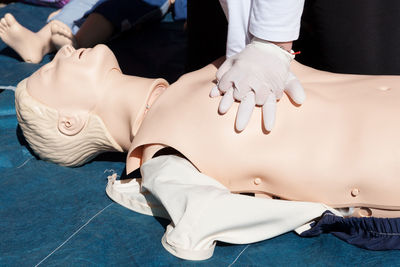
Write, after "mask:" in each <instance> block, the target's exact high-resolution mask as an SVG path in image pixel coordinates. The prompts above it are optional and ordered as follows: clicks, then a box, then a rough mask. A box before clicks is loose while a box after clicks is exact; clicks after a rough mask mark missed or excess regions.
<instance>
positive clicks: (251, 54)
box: [210, 39, 305, 131]
mask: <svg viewBox="0 0 400 267" xmlns="http://www.w3.org/2000/svg"><path fill="white" fill-rule="evenodd" d="M293 57H294V56H293V55H291V54H290V53H288V52H286V51H284V50H283V49H281V48H280V47H278V46H276V45H274V44H272V43H269V42H263V41H260V40H259V39H255V40H253V41H252V43H251V44H249V45H248V46H246V48H245V49H244V50H243V51H242V52H240V53H238V54H236V55H235V56H233V57H231V58H228V59H227V60H226V61H225V62H224V64H222V65H221V67H220V68H219V70H218V71H217V75H216V76H217V80H218V81H219V82H218V84H217V86H216V87H215V88H213V90H212V91H211V93H210V96H212V97H213V96H218V95H220V94H224V96H223V97H222V99H221V102H220V105H219V112H220V113H222V114H224V113H226V112H227V111H228V110H229V108H230V107H231V105H232V103H233V102H234V100H237V101H239V102H241V103H240V105H239V109H238V112H237V116H236V129H237V130H238V131H242V130H244V128H245V127H246V125H247V123H248V121H249V119H250V117H251V113H252V111H253V109H254V106H255V105H258V106H262V109H263V121H264V126H265V129H266V130H268V131H270V130H271V129H272V126H273V124H274V120H275V112H276V100H278V99H280V98H281V97H282V95H283V92H284V91H286V92H287V94H288V95H289V96H291V97H292V96H293V97H292V99H293V101H294V102H296V103H298V104H301V103H302V102H303V101H304V99H305V94H304V90H303V88H302V87H301V85H300V83H299V81H298V80H297V79H296V77H295V76H294V75H293V74H291V73H290V71H289V64H290V61H291V60H292V59H293ZM286 85H287V86H286ZM285 86H286V89H285Z"/></svg>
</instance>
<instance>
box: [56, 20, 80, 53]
mask: <svg viewBox="0 0 400 267" xmlns="http://www.w3.org/2000/svg"><path fill="white" fill-rule="evenodd" d="M51 41H52V43H53V45H54V46H55V48H56V49H57V50H59V49H60V48H61V47H63V46H64V45H72V46H73V47H75V48H78V47H77V44H76V40H75V36H74V35H73V34H72V32H71V29H70V28H69V27H68V26H67V25H65V24H64V23H62V22H61V21H57V20H55V21H53V23H52V25H51Z"/></svg>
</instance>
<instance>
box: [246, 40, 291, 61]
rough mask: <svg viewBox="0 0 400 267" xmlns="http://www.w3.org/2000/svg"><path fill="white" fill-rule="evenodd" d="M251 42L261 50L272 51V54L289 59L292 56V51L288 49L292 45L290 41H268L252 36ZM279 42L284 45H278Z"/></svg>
mask: <svg viewBox="0 0 400 267" xmlns="http://www.w3.org/2000/svg"><path fill="white" fill-rule="evenodd" d="M251 44H253V45H254V46H255V47H256V48H258V49H260V50H263V51H274V54H277V55H281V56H284V57H285V58H286V59H288V60H289V61H291V60H292V59H293V58H294V54H293V53H292V52H293V51H292V50H290V49H291V47H292V42H270V41H267V40H263V39H260V38H257V37H253V39H252V40H251ZM280 44H283V45H284V46H280ZM289 48H290V49H289ZM286 49H289V50H286Z"/></svg>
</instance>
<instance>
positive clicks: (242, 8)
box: [220, 0, 304, 57]
mask: <svg viewBox="0 0 400 267" xmlns="http://www.w3.org/2000/svg"><path fill="white" fill-rule="evenodd" d="M220 3H221V6H222V9H223V10H224V12H225V15H226V18H227V19H228V37H227V44H226V56H227V57H230V56H232V55H235V54H237V53H238V52H240V51H242V50H243V48H244V47H245V46H246V45H247V44H249V43H250V41H251V39H252V38H253V37H257V38H260V39H263V40H267V41H272V42H288V41H293V40H296V39H297V38H298V37H299V31H300V19H301V14H302V12H303V6H304V0H220Z"/></svg>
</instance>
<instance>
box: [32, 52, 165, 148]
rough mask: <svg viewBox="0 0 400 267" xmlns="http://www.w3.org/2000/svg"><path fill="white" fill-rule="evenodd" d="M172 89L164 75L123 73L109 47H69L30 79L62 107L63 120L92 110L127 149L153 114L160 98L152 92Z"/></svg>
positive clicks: (47, 100)
mask: <svg viewBox="0 0 400 267" xmlns="http://www.w3.org/2000/svg"><path fill="white" fill-rule="evenodd" d="M167 87H168V83H167V82H166V81H165V80H163V79H147V78H140V77H135V76H129V75H124V74H122V73H121V70H120V68H119V65H118V62H117V60H116V58H115V56H114V54H113V53H112V52H111V50H110V49H109V48H108V47H107V46H105V45H97V46H96V47H94V48H93V49H90V48H89V49H78V50H75V49H74V48H73V47H72V46H64V47H63V48H62V49H60V51H59V52H58V53H57V54H56V56H55V58H54V59H53V61H52V62H50V63H48V64H46V65H45V66H43V67H42V68H40V69H39V70H38V71H37V72H35V73H34V74H32V76H30V77H29V78H28V80H27V90H28V92H29V94H30V95H31V96H32V97H33V98H34V99H36V100H38V101H39V102H41V103H43V104H45V105H48V106H49V107H51V108H55V109H57V111H58V112H59V115H60V120H63V118H69V117H78V118H81V117H84V116H85V115H86V114H88V113H93V114H96V115H98V116H100V118H101V119H102V120H103V122H104V124H105V125H106V127H107V129H108V131H109V132H110V134H111V136H112V137H113V138H114V139H115V141H116V142H117V143H118V144H119V145H120V146H121V148H122V149H123V150H125V151H127V150H128V149H129V147H130V145H131V143H132V140H133V137H134V135H135V133H136V131H137V129H138V128H139V125H140V123H141V120H142V119H143V116H144V113H145V112H147V108H146V105H147V104H148V102H152V101H154V99H153V98H154V96H152V95H159V94H161V92H162V91H164V90H165V89H166V88H167ZM150 104H151V103H150ZM81 120H82V121H85V119H84V118H82V119H81ZM71 127H72V126H70V128H71Z"/></svg>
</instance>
